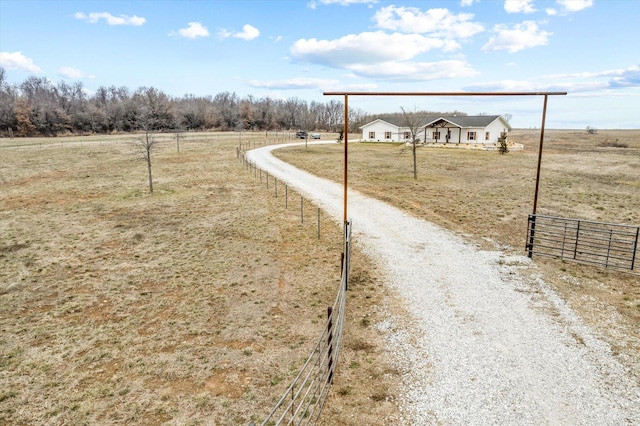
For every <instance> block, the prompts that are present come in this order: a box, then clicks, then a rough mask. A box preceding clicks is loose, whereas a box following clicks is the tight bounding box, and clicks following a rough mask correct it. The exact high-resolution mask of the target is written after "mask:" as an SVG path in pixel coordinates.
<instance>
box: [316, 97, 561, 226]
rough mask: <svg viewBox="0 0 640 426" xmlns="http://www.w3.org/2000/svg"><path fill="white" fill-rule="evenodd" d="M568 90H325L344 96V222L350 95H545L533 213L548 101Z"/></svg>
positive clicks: (535, 203)
mask: <svg viewBox="0 0 640 426" xmlns="http://www.w3.org/2000/svg"><path fill="white" fill-rule="evenodd" d="M566 94H567V92H323V95H325V96H344V181H343V182H344V183H343V186H344V196H343V197H344V216H343V220H344V223H347V181H348V167H347V164H348V163H347V161H348V157H349V149H348V147H349V96H544V104H543V106H542V125H541V127H540V148H539V151H538V167H537V171H536V190H535V194H534V196H533V213H532V214H533V215H535V214H536V210H537V208H538V188H539V185H540V164H541V162H542V145H543V143H544V125H545V120H546V117H547V101H548V99H549V96H558V95H560V96H562V95H566Z"/></svg>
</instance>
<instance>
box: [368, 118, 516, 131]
mask: <svg viewBox="0 0 640 426" xmlns="http://www.w3.org/2000/svg"><path fill="white" fill-rule="evenodd" d="M499 118H502V117H501V116H500V115H441V116H430V117H425V119H424V121H422V123H420V127H424V126H427V125H429V124H433V123H435V122H437V121H438V120H446V121H448V122H449V123H451V124H453V125H454V126H457V127H461V128H477V127H487V126H488V125H489V124H491V123H493V122H494V121H495V120H497V119H499ZM376 121H384V122H386V123H389V124H391V125H393V126H395V127H407V126H406V124H405V123H404V120H403V119H402V117H396V116H393V117H380V118H378V119H377V120H374V121H372V122H370V123H367V124H365V125H364V126H361V127H360V128H361V129H362V128H363V127H365V126H368V125H370V124H372V123H375V122H376ZM502 121H503V122H504V124H505V125H506V126H507V128H508V129H509V130H511V126H509V123H507V122H506V121H504V119H502Z"/></svg>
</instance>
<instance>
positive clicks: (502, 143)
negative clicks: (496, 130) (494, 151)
mask: <svg viewBox="0 0 640 426" xmlns="http://www.w3.org/2000/svg"><path fill="white" fill-rule="evenodd" d="M498 152H499V153H500V154H502V155H504V154H506V153H508V152H509V145H508V144H507V133H506V132H502V133H500V137H499V138H498Z"/></svg>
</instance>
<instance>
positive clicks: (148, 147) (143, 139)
mask: <svg viewBox="0 0 640 426" xmlns="http://www.w3.org/2000/svg"><path fill="white" fill-rule="evenodd" d="M136 121H137V123H138V125H139V126H140V128H141V130H142V132H143V133H142V135H140V136H139V137H136V138H135V139H134V142H133V145H134V147H135V149H136V153H137V154H138V155H139V158H141V159H143V160H145V161H146V162H147V172H148V174H149V193H151V194H153V173H152V170H151V166H152V163H151V157H152V154H153V153H154V152H155V150H156V148H157V146H158V144H159V143H160V141H159V140H158V139H157V138H156V136H155V134H154V131H156V130H158V121H157V119H156V117H155V116H154V114H153V113H152V111H151V110H150V109H149V108H146V107H142V108H141V110H140V112H139V116H138V117H137V120H136Z"/></svg>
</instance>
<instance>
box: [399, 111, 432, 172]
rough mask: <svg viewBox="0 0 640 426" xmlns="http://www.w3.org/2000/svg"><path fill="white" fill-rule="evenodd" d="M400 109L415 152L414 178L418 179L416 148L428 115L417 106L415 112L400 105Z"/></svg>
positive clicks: (413, 152)
mask: <svg viewBox="0 0 640 426" xmlns="http://www.w3.org/2000/svg"><path fill="white" fill-rule="evenodd" d="M400 110H401V111H402V125H403V126H404V128H406V129H407V131H406V133H407V134H406V135H405V139H406V140H408V141H409V143H410V144H411V152H412V154H413V178H414V179H418V165H417V160H416V150H417V148H418V144H419V143H420V142H421V141H422V137H421V136H420V130H421V129H422V125H423V124H424V121H425V120H426V118H427V117H426V115H423V114H420V113H418V111H417V110H416V108H414V109H413V112H407V111H406V110H405V109H404V108H403V107H400ZM406 136H408V137H406Z"/></svg>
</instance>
